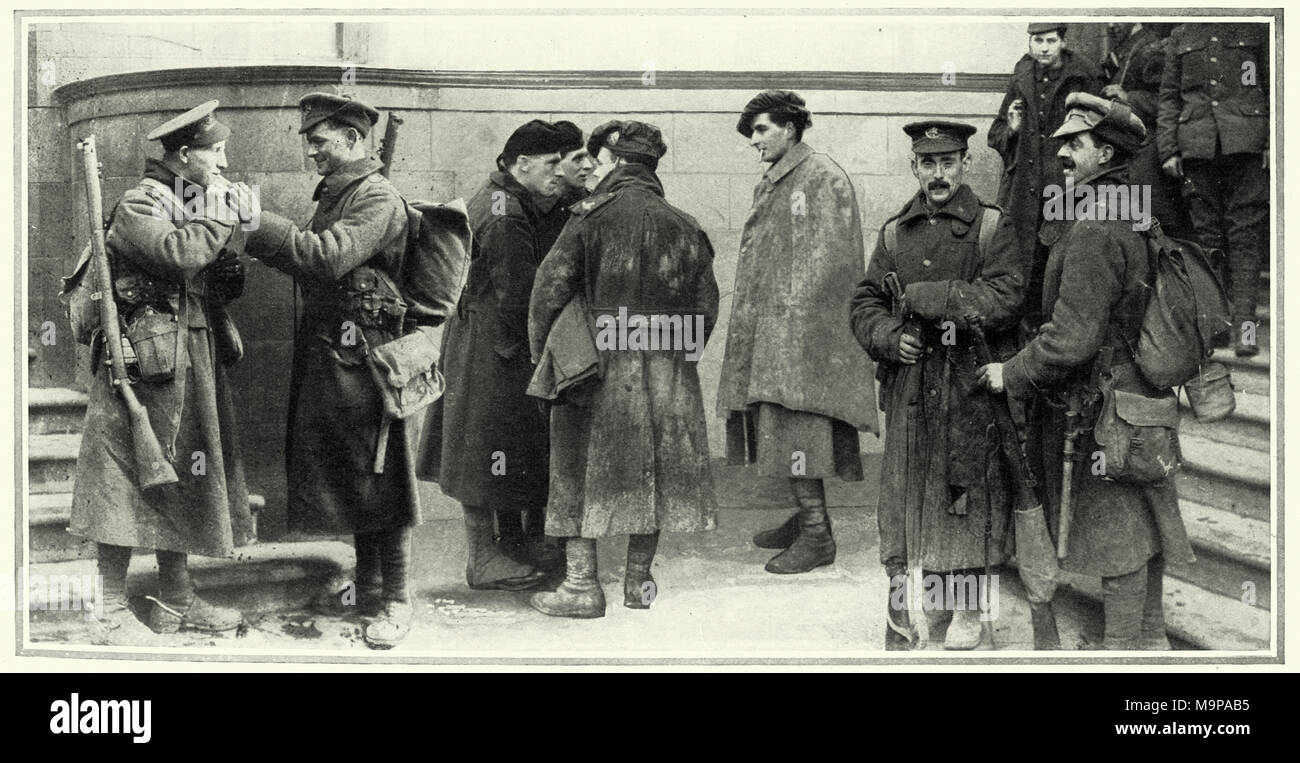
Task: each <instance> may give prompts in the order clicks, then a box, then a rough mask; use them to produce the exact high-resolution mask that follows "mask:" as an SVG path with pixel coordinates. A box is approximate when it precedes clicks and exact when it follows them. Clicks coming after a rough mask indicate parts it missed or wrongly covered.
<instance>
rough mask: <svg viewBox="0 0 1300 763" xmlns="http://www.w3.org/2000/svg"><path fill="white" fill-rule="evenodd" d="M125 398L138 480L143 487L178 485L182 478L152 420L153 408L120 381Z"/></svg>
mask: <svg viewBox="0 0 1300 763" xmlns="http://www.w3.org/2000/svg"><path fill="white" fill-rule="evenodd" d="M118 392H119V394H121V396H122V402H123V403H124V404H125V405H126V412H127V416H128V417H130V420H131V444H132V447H133V449H134V453H135V474H136V481H137V483H138V484H139V486H140V489H141V490H148V489H149V488H154V487H159V486H161V485H175V484H176V483H178V482H180V479H179V478H178V477H177V476H176V470H175V469H173V468H172V465H171V463H169V462H168V461H167V457H166V456H165V455H164V454H163V449H162V445H160V444H159V443H158V437H157V435H155V434H154V432H153V426H152V425H151V424H150V423H149V411H147V410H145V407H144V406H143V405H141V404H140V401H139V400H138V399H136V396H135V392H133V391H132V390H131V388H130V387H129V386H127V385H125V384H119V385H118Z"/></svg>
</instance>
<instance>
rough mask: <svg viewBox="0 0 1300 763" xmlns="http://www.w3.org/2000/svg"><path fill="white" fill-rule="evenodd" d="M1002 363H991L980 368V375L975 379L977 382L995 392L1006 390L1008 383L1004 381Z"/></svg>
mask: <svg viewBox="0 0 1300 763" xmlns="http://www.w3.org/2000/svg"><path fill="white" fill-rule="evenodd" d="M1002 365H1003V364H1001V363H989V364H988V365H987V366H984V367H982V368H980V375H979V378H978V379H976V380H975V383H976V384H978V385H980V386H981V387H983V388H984V389H987V390H988V391H989V392H992V393H994V394H998V393H1001V392H1006V390H1007V387H1006V384H1004V383H1003V381H1002Z"/></svg>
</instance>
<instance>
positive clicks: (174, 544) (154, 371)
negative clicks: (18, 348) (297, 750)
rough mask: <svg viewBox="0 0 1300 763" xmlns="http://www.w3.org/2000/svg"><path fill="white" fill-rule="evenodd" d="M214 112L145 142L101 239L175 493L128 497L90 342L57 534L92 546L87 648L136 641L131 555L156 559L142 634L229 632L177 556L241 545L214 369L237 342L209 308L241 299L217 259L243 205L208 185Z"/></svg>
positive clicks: (236, 273) (237, 479)
mask: <svg viewBox="0 0 1300 763" xmlns="http://www.w3.org/2000/svg"><path fill="white" fill-rule="evenodd" d="M216 107H217V102H216V101H209V102H207V103H205V104H203V105H201V106H197V107H195V108H193V109H191V110H189V111H187V112H185V113H184V114H181V115H180V116H178V117H176V118H174V119H172V120H170V121H168V122H167V123H165V124H163V125H161V126H159V127H157V128H155V129H154V130H153V131H151V132H150V133H149V135H148V138H149V140H160V141H162V148H163V156H162V159H161V160H158V159H149V160H147V161H146V163H145V170H144V178H143V179H141V181H140V183H139V184H138V185H137V186H136V187H135V188H133V189H131V190H129V191H127V192H126V193H125V194H124V195H123V196H122V201H121V203H119V204H118V206H117V208H116V209H115V210H114V212H113V214H112V224H111V226H110V227H109V229H108V233H107V236H106V243H107V247H108V253H109V262H110V269H111V272H112V278H113V298H114V299H115V300H116V301H117V304H118V314H119V316H120V317H121V320H122V323H123V326H122V336H123V338H124V339H125V340H126V341H127V342H130V343H131V344H132V354H133V355H134V360H135V363H133V364H132V363H131V361H132V360H133V357H132V354H127V355H126V356H125V358H126V360H127V362H128V364H131V366H130V367H129V368H128V373H130V374H131V375H132V377H133V378H134V377H137V376H138V378H139V381H138V382H136V383H134V385H133V386H134V389H135V394H136V397H137V398H139V400H140V402H141V403H142V404H143V405H144V407H145V408H146V409H147V410H148V412H149V420H150V423H151V424H152V428H153V433H154V435H155V436H156V437H157V438H158V442H159V443H160V444H161V445H162V446H163V449H164V451H165V453H166V455H167V458H168V460H169V461H170V462H171V463H172V465H173V466H174V467H175V472H176V474H177V475H178V477H179V480H180V481H179V482H178V483H175V484H169V485H163V486H160V487H154V488H150V489H148V490H142V489H141V487H140V486H139V485H138V484H137V482H136V476H135V469H134V456H133V454H132V442H133V441H132V435H131V425H130V420H129V418H128V416H127V413H126V409H125V406H123V404H122V401H121V400H119V399H118V398H117V393H116V392H115V390H114V389H113V386H112V384H111V375H110V371H109V369H108V368H107V367H106V366H105V363H104V362H102V359H104V358H106V357H107V356H106V354H105V348H104V346H103V345H104V340H103V335H102V333H97V335H96V336H95V337H94V339H93V340H92V351H91V355H92V358H93V360H92V363H93V369H92V370H93V373H94V378H93V380H92V381H91V384H90V403H89V405H88V407H87V409H86V423H85V428H84V432H85V434H84V436H83V437H82V440H81V452H80V454H79V455H78V457H77V471H76V475H75V481H74V485H73V495H72V519H71V522H70V524H69V528H68V529H69V531H70V532H72V533H74V534H76V535H81V536H83V537H86V538H89V539H91V540H94V541H96V542H97V544H98V554H99V575H100V576H101V578H102V581H103V594H104V596H103V600H104V601H103V615H102V617H100V618H99V621H98V625H99V630H100V631H101V632H100V633H98V634H97V638H105V639H107V640H109V641H129V640H131V639H132V638H133V637H134V636H138V635H140V634H142V633H145V632H144V631H143V629H142V628H140V626H139V623H138V621H137V620H136V619H135V617H134V616H133V615H132V613H131V611H130V609H129V607H128V604H127V598H126V573H127V567H128V565H129V564H130V561H131V549H132V548H145V549H154V552H155V555H156V556H157V559H158V577H159V580H158V582H159V589H160V590H159V592H158V596H157V597H150V598H152V599H153V606H152V608H151V609H150V611H149V617H148V622H149V626H150V627H151V628H153V629H154V630H155V631H158V632H175V631H177V630H179V629H182V628H185V629H194V630H200V631H214V632H215V631H227V630H231V629H233V628H235V627H237V626H238V625H239V624H240V622H241V621H242V619H243V618H242V616H241V615H240V613H239V612H237V611H235V610H233V609H225V608H222V607H216V606H213V605H211V604H209V603H208V602H206V601H204V600H203V599H202V598H200V597H199V596H198V595H197V594H196V593H195V591H194V585H193V583H192V582H191V581H190V577H189V572H188V555H189V554H202V555H204V556H218V557H220V556H229V555H230V554H231V553H232V552H233V550H234V548H235V547H236V546H242V545H245V544H247V543H250V542H252V541H253V540H254V538H253V522H252V518H251V516H250V514H249V510H248V490H247V487H246V485H245V483H244V470H243V462H242V461H241V459H240V455H239V450H238V442H237V439H236V433H235V429H234V427H235V413H234V408H233V405H232V401H231V395H230V389H229V387H228V386H227V380H226V370H225V366H226V365H229V364H230V363H233V362H234V361H236V360H238V357H239V355H240V350H239V342H238V339H237V336H238V335H237V334H236V333H235V332H234V326H233V324H231V323H229V320H230V319H229V317H228V316H227V315H226V314H225V311H224V309H222V306H224V304H225V303H226V301H227V300H229V299H231V298H233V297H234V296H237V295H238V294H239V293H240V292H241V291H242V289H243V278H244V273H243V269H242V267H241V266H240V264H239V260H238V259H237V257H236V256H234V255H233V254H230V253H228V252H234V251H238V248H239V246H240V242H241V241H242V239H243V235H244V233H243V227H242V226H241V218H240V217H238V216H237V215H236V213H235V210H239V212H240V213H241V214H243V220H244V221H246V222H247V221H251V220H252V217H253V215H254V214H255V212H256V210H255V208H254V206H255V204H256V198H255V196H254V195H253V194H252V193H251V191H249V189H248V188H247V187H246V186H243V185H242V184H237V185H233V186H232V185H231V184H230V183H229V182H228V181H227V180H226V179H225V178H223V177H222V176H221V172H222V170H224V169H225V168H226V166H227V162H226V139H227V137H229V135H230V129H229V128H228V127H226V125H224V124H222V123H221V122H220V121H218V120H217V118H216V117H215V116H214V115H213V110H214V109H215V108H216ZM196 200H203V201H204V202H205V203H204V204H202V205H199V204H197V203H195V202H196ZM200 462H201V463H202V467H199V464H200ZM146 635H147V634H146Z"/></svg>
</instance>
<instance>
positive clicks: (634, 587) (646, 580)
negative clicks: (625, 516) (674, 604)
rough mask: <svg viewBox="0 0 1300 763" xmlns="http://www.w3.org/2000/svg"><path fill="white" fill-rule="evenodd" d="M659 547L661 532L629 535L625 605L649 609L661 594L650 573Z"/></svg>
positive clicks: (624, 590) (624, 581)
mask: <svg viewBox="0 0 1300 763" xmlns="http://www.w3.org/2000/svg"><path fill="white" fill-rule="evenodd" d="M658 548H659V533H652V534H649V535H629V536H628V539H627V572H626V573H625V574H624V575H623V606H625V607H627V608H629V609H649V608H650V605H651V604H653V603H654V600H655V598H656V597H657V596H659V586H658V584H657V583H655V579H654V576H653V575H651V574H650V564H651V563H652V562H654V558H655V550H656V549H658Z"/></svg>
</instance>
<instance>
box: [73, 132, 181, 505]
mask: <svg viewBox="0 0 1300 763" xmlns="http://www.w3.org/2000/svg"><path fill="white" fill-rule="evenodd" d="M78 148H80V149H81V158H82V171H83V174H84V175H85V181H86V208H87V210H88V212H89V214H90V249H91V260H92V262H93V264H94V270H95V289H96V292H97V294H96V298H97V299H98V300H99V323H100V328H101V330H102V331H103V332H104V346H105V351H106V352H107V353H108V359H107V360H105V361H104V365H106V366H108V367H109V376H110V383H111V384H112V386H113V388H114V389H115V390H117V394H118V396H119V397H121V398H122V404H123V405H125V406H126V413H127V416H128V417H129V419H130V423H131V441H132V444H133V446H134V451H135V471H136V482H137V483H138V484H139V486H140V489H141V490H147V489H148V488H152V487H158V486H159V485H171V484H175V483H177V482H179V481H180V480H178V479H177V477H176V471H175V470H174V469H172V465H171V464H170V463H168V462H167V458H166V456H164V455H163V449H162V446H161V445H159V443H158V438H157V436H156V435H154V431H153V426H152V425H151V424H150V423H149V411H148V410H147V409H145V407H144V406H143V405H141V404H140V401H139V399H137V398H136V396H135V391H134V390H132V389H131V381H130V379H129V378H128V377H127V375H126V362H125V360H123V357H122V326H121V324H120V323H119V322H118V316H117V302H116V301H115V300H114V297H113V276H112V273H111V271H110V270H109V265H108V248H107V245H106V244H105V242H104V202H103V199H102V197H101V196H100V189H99V154H98V153H97V152H96V151H95V136H94V135H91V136H90V137H88V138H86V139H85V140H84V141H82V142H81V143H80V144H79V145H78Z"/></svg>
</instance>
